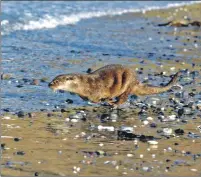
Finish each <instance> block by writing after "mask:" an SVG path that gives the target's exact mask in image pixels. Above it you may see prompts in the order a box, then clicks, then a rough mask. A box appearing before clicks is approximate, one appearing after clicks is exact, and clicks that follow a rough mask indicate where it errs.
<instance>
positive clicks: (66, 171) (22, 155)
mask: <svg viewBox="0 0 201 177" xmlns="http://www.w3.org/2000/svg"><path fill="white" fill-rule="evenodd" d="M176 9H177V8H172V9H168V10H157V11H150V12H147V13H145V14H138V15H139V16H141V17H146V18H147V19H148V21H149V22H150V23H154V24H158V23H161V22H163V20H164V21H166V20H167V17H169V15H170V14H172V13H173V12H175V11H176ZM184 9H187V10H188V12H189V14H190V15H191V17H193V19H194V20H195V19H197V17H200V13H201V10H200V9H201V5H200V4H197V5H192V6H186V7H185V8H184ZM184 14H186V11H184V12H183V11H182V10H181V11H178V13H176V14H175V17H174V18H180V17H182V16H183V15H184ZM159 16H160V18H159ZM156 30H157V31H159V32H161V37H164V39H166V38H168V37H169V36H174V37H175V38H176V37H179V39H178V40H177V41H176V42H175V43H176V46H177V49H178V50H177V51H176V54H177V55H181V58H182V59H181V60H179V61H175V59H174V57H172V58H171V59H170V60H168V59H167V60H164V59H156V60H155V61H151V60H144V61H143V60H142V59H128V61H129V62H130V63H131V65H130V66H131V67H132V68H133V69H135V70H136V71H137V72H138V76H139V78H140V80H141V81H144V82H146V81H147V77H148V78H149V81H148V83H150V84H154V85H159V84H160V83H167V82H168V81H169V79H170V78H169V77H166V76H169V75H171V74H174V73H175V72H177V71H178V70H185V69H188V70H187V71H186V72H185V71H184V72H183V76H182V77H181V79H180V80H179V84H181V85H182V86H183V90H172V91H170V92H167V93H164V94H161V95H152V96H149V97H142V98H138V99H137V100H132V99H131V101H130V102H129V103H131V104H129V103H127V104H126V105H122V106H121V107H120V108H119V109H118V110H115V109H114V110H113V109H111V108H109V107H106V106H98V105H91V106H90V105H88V106H83V107H77V108H65V109H63V110H58V109H57V110H55V111H54V112H53V111H52V112H51V111H49V112H33V113H31V116H29V115H28V114H27V113H25V116H17V115H13V114H10V113H4V114H3V115H2V116H1V117H2V121H1V125H2V139H1V147H2V162H1V163H2V175H3V176H5V175H11V176H25V175H28V176H33V175H35V176H38V175H39V176H44V175H60V176H67V175H80V176H85V175H86V176H103V175H105V174H107V175H108V176H122V175H125V176H126V175H128V176H132V175H135V176H137V175H141V176H159V175H166V176H200V175H201V166H200V164H201V139H200V137H201V128H199V126H200V125H201V103H199V101H200V98H201V96H200V95H201V87H200V84H201V58H200V56H201V51H200V50H198V49H197V48H196V47H195V46H194V44H195V43H196V44H198V46H200V44H201V34H200V29H199V30H197V29H194V28H178V29H177V31H176V33H175V30H174V27H162V28H161V27H156ZM186 35H188V39H187V38H186ZM195 40H196V42H194V41H195ZM189 46H191V47H189ZM185 48H186V49H187V50H184V49H185ZM164 53H165V51H164ZM142 61H143V62H142ZM132 63H133V64H132ZM100 66H101V63H100ZM98 67H99V65H97V64H96V65H94V66H92V69H95V68H98ZM140 68H143V69H140ZM161 72H165V73H163V74H164V75H161ZM148 74H150V75H148ZM189 94H190V96H189ZM146 98H149V100H146ZM172 98H173V99H172ZM150 100H151V101H150ZM175 100H176V101H175ZM191 102H193V103H192V104H191ZM144 107H145V108H144ZM182 108H183V109H184V110H183V111H184V112H183V113H181V112H179V110H181V109H182ZM142 110H144V111H145V112H144V113H140V112H141V111H142ZM80 111H81V112H80ZM161 112H162V113H163V114H162V116H161ZM180 114H181V115H180ZM174 115H175V117H174ZM169 116H171V117H172V119H171V118H170V117H169ZM100 125H102V126H103V127H107V126H109V128H110V130H111V131H107V130H102V129H101V127H100ZM121 126H127V128H128V127H129V128H133V131H132V132H129V133H128V134H126V135H127V136H128V137H127V138H128V139H126V140H122V139H124V138H125V137H124V138H123V137H119V136H118V133H117V132H118V130H121ZM175 130H177V131H176V132H177V133H176V132H175ZM168 131H169V134H168ZM165 132H166V134H165V135H164V133H165ZM131 135H145V137H144V138H142V136H138V137H136V138H135V140H134V139H132V138H131V139H130V140H129V137H131ZM146 136H147V137H146ZM148 136H150V137H148ZM150 140H151V141H152V142H150ZM150 143H154V144H155V145H153V144H152V145H151V144H150ZM157 143H158V144H157Z"/></svg>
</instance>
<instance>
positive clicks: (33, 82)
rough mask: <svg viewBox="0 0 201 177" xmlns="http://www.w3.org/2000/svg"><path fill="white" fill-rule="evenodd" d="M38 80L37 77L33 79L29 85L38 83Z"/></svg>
mask: <svg viewBox="0 0 201 177" xmlns="http://www.w3.org/2000/svg"><path fill="white" fill-rule="evenodd" d="M39 83H40V81H39V80H38V79H33V81H32V82H31V85H39Z"/></svg>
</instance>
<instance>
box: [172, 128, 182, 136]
mask: <svg viewBox="0 0 201 177" xmlns="http://www.w3.org/2000/svg"><path fill="white" fill-rule="evenodd" d="M174 132H175V133H176V134H177V135H183V134H184V130H182V129H180V128H179V129H176V130H175V131H174Z"/></svg>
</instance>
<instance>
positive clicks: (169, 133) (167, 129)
mask: <svg viewBox="0 0 201 177" xmlns="http://www.w3.org/2000/svg"><path fill="white" fill-rule="evenodd" d="M163 133H164V135H166V136H169V135H171V134H172V129H171V128H164V129H163Z"/></svg>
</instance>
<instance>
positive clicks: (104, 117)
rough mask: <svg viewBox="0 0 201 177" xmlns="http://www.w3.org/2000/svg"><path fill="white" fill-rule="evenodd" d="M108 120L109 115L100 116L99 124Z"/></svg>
mask: <svg viewBox="0 0 201 177" xmlns="http://www.w3.org/2000/svg"><path fill="white" fill-rule="evenodd" d="M109 119H110V115H109V114H102V115H101V117H100V120H101V122H107V121H108V120H109Z"/></svg>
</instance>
